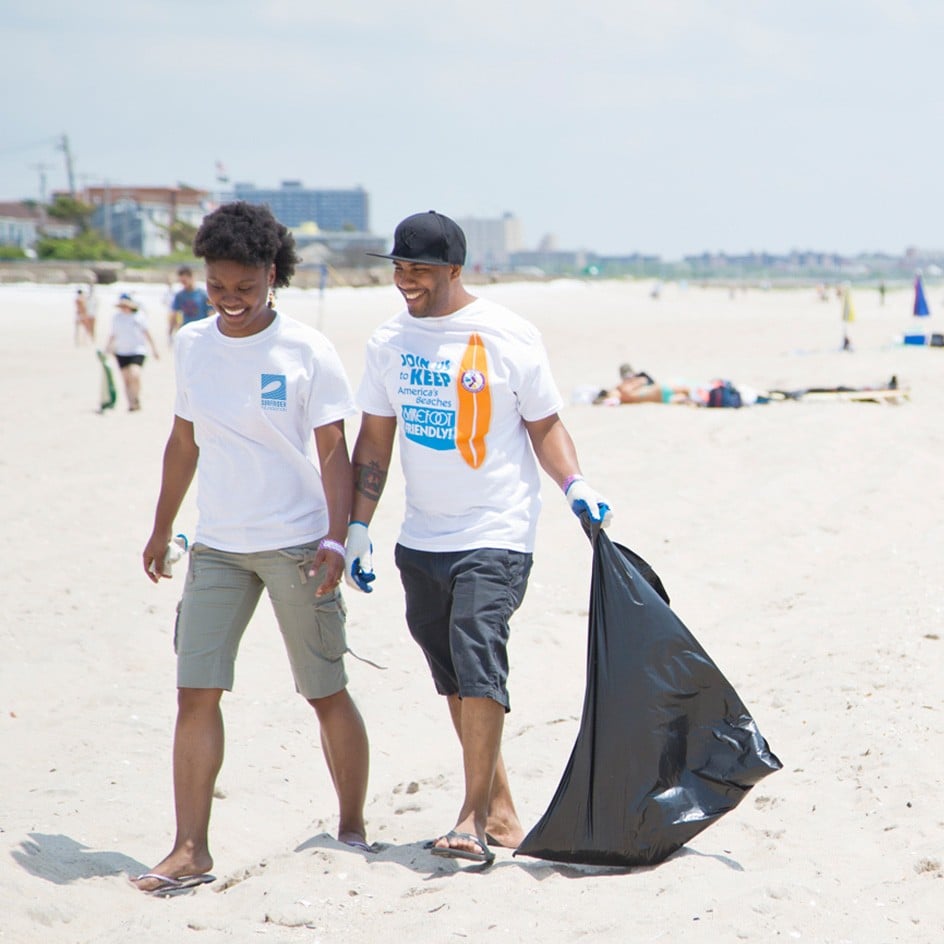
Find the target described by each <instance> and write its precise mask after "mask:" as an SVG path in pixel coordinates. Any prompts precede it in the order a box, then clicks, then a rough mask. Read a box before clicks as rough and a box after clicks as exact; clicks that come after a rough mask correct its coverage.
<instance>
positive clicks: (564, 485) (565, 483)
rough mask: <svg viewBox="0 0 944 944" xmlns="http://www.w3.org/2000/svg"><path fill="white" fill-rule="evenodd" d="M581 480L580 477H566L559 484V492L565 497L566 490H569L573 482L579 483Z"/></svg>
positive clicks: (581, 477)
mask: <svg viewBox="0 0 944 944" xmlns="http://www.w3.org/2000/svg"><path fill="white" fill-rule="evenodd" d="M582 479H583V476H582V475H568V476H567V478H566V479H564V481H563V482H562V483H561V491H562V492H563V493H564V494H565V495H566V494H567V489H569V488H570V486H571V485H573V484H574V482H577V481H580V480H582Z"/></svg>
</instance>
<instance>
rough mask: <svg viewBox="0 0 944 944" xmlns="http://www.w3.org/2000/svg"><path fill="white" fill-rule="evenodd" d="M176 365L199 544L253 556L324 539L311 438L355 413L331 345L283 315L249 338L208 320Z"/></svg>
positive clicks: (182, 334) (183, 337) (188, 329)
mask: <svg viewBox="0 0 944 944" xmlns="http://www.w3.org/2000/svg"><path fill="white" fill-rule="evenodd" d="M174 360H175V365H176V370H177V399H176V403H175V405H174V412H175V413H176V414H177V416H179V417H181V418H182V419H185V420H189V421H190V422H191V423H193V429H194V436H195V438H196V443H197V446H198V447H199V449H200V457H199V460H198V462H197V509H198V512H199V518H198V522H197V527H196V531H195V535H194V540H195V541H199V542H201V543H203V544H207V545H209V546H210V547H213V548H217V549H219V550H224V551H235V552H240V553H249V552H253V551H265V550H274V549H277V548H283V547H292V546H294V545H298V544H305V543H308V542H310V541H313V540H315V539H317V538H320V537H323V536H324V535H325V534H326V533H327V531H328V526H329V521H328V510H327V505H326V503H325V495H324V489H323V487H322V484H321V476H320V474H319V472H318V467H317V462H318V457H317V450H316V448H315V442H314V434H313V431H314V429H316V428H317V427H319V426H325V425H327V424H328V423H333V422H335V421H337V420H340V419H345V418H346V417H349V416H352V415H354V414H355V413H356V412H357V411H356V409H355V407H354V402H353V398H352V395H351V388H350V385H349V383H348V380H347V376H346V375H345V373H344V368H343V367H342V365H341V361H340V358H339V357H338V355H337V352H336V351H335V349H334V346H333V345H332V344H331V342H330V341H329V340H328V339H327V338H326V337H325V336H324V335H322V334H321V333H320V332H318V331H316V330H315V329H314V328H310V327H308V326H307V325H303V324H301V323H300V322H298V321H295V320H293V319H291V318H286V317H285V316H284V315H279V314H277V315H276V317H275V320H274V321H273V322H272V324H271V325H269V326H268V327H267V328H266V329H265V330H264V331H260V332H259V333H258V334H254V335H252V336H250V337H248V338H230V337H227V336H226V335H224V334H223V333H222V332H221V331H220V330H219V328H218V327H217V317H210V318H205V319H203V320H201V321H195V322H192V323H191V324H188V325H185V326H184V327H182V328H181V329H180V331H179V332H178V334H177V340H176V342H175V344H174Z"/></svg>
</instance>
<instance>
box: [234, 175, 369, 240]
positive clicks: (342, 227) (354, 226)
mask: <svg viewBox="0 0 944 944" xmlns="http://www.w3.org/2000/svg"><path fill="white" fill-rule="evenodd" d="M227 197H228V195H227ZM232 199H234V200H245V201H246V203H254V204H260V205H265V206H268V207H269V209H270V210H271V211H272V212H273V214H275V217H276V219H278V220H279V222H281V223H283V224H284V225H285V226H287V227H288V228H289V229H293V228H294V227H297V226H302V225H304V224H305V223H315V224H316V225H317V226H318V228H319V229H320V230H323V231H327V232H335V233H339V232H358V233H369V232H370V224H369V213H368V209H369V203H370V200H369V198H368V195H367V191H366V190H364V189H362V188H361V187H357V188H355V189H353V190H311V189H308V188H307V187H303V186H302V183H301V181H300V180H284V181H282V186H281V187H280V188H279V189H278V190H270V189H265V188H260V187H256V186H255V185H254V184H249V183H237V184H233V193H232Z"/></svg>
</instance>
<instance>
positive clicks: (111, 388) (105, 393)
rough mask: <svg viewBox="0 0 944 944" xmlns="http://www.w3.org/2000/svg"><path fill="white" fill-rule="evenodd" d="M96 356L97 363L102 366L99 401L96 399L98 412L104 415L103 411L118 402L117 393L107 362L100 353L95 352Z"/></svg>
mask: <svg viewBox="0 0 944 944" xmlns="http://www.w3.org/2000/svg"><path fill="white" fill-rule="evenodd" d="M95 354H96V356H97V357H98V361H99V363H100V364H101V365H102V381H101V387H100V388H99V399H98V412H99V413H104V412H105V410H110V409H111V408H112V407H113V406H114V405H115V403H117V402H118V391H117V390H116V389H115V378H114V375H113V374H112V372H111V367H109V366H108V360H107V359H106V357H105V355H104V353H103V352H102V351H96V352H95Z"/></svg>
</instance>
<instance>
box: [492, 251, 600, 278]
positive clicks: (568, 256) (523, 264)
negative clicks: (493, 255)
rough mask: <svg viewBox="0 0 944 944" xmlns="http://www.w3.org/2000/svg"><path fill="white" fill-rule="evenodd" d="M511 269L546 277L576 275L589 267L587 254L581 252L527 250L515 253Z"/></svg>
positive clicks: (512, 255) (512, 256) (511, 260)
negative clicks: (540, 274)
mask: <svg viewBox="0 0 944 944" xmlns="http://www.w3.org/2000/svg"><path fill="white" fill-rule="evenodd" d="M510 262H511V268H512V269H513V270H515V271H519V272H524V273H534V274H537V273H539V272H540V273H542V274H544V275H574V274H577V273H580V272H582V271H583V269H584V268H585V267H586V265H587V254H586V253H585V252H583V251H581V250H576V251H571V250H564V249H558V250H556V251H555V250H548V251H546V252H542V251H541V250H525V251H522V252H513V253H512V254H511V258H510Z"/></svg>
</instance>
